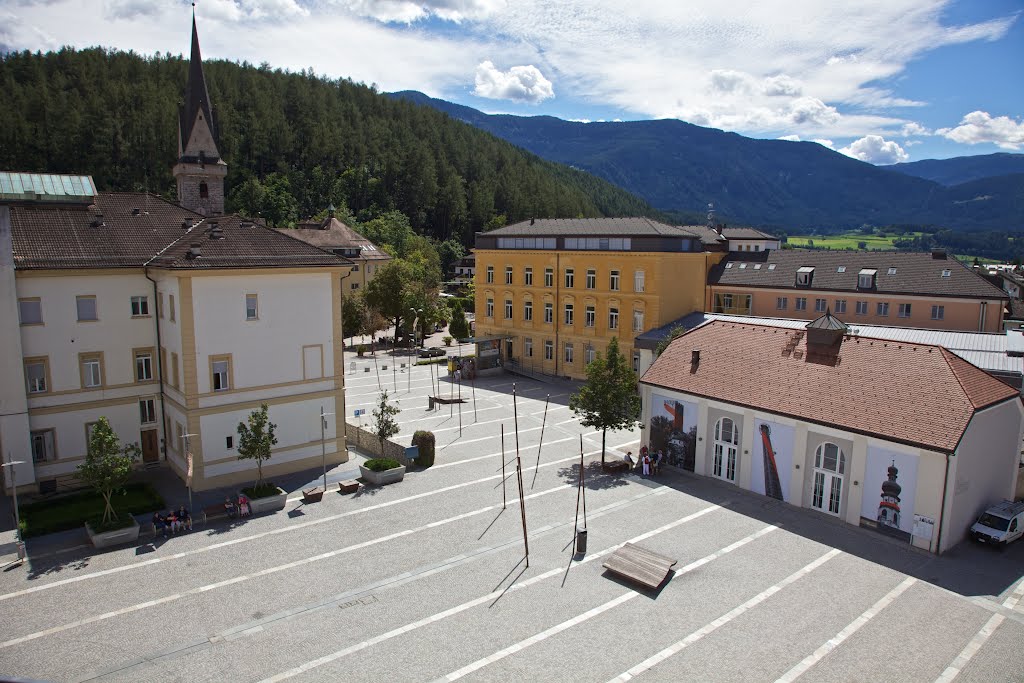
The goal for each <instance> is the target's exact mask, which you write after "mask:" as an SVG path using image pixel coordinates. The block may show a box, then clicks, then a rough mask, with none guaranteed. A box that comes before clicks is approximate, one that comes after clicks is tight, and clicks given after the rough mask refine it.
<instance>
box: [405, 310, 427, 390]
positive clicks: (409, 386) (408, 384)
mask: <svg viewBox="0 0 1024 683" xmlns="http://www.w3.org/2000/svg"><path fill="white" fill-rule="evenodd" d="M409 315H410V318H411V320H410V323H409V326H410V327H411V328H412V329H411V332H412V342H413V346H414V347H416V348H419V345H418V344H417V343H416V320H417V318H419V317H421V316H422V315H423V309H422V308H421V309H419V310H416V309H415V308H410V309H409ZM413 362H414V361H413V360H410V361H409V377H408V378H407V380H406V386H405V393H407V394H408V393H412V366H413Z"/></svg>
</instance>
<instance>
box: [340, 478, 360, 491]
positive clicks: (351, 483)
mask: <svg viewBox="0 0 1024 683" xmlns="http://www.w3.org/2000/svg"><path fill="white" fill-rule="evenodd" d="M359 486H360V484H359V482H358V481H356V480H355V479H346V480H344V481H339V482H338V491H339V492H340V493H355V492H356V491H358V490H359Z"/></svg>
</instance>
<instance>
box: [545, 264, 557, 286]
mask: <svg viewBox="0 0 1024 683" xmlns="http://www.w3.org/2000/svg"><path fill="white" fill-rule="evenodd" d="M544 286H545V287H554V286H555V269H554V268H545V269H544Z"/></svg>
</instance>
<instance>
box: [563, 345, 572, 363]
mask: <svg viewBox="0 0 1024 683" xmlns="http://www.w3.org/2000/svg"><path fill="white" fill-rule="evenodd" d="M572 359H573V347H572V343H570V342H566V344H565V362H566V363H571V362H572Z"/></svg>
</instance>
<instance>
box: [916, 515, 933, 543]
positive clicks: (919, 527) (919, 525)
mask: <svg viewBox="0 0 1024 683" xmlns="http://www.w3.org/2000/svg"><path fill="white" fill-rule="evenodd" d="M934 529H935V520H934V519H932V518H931V517H925V516H924V515H914V527H913V529H911V533H912V534H913V535H914V536H917V537H918V538H920V539H924V540H925V541H930V540H932V531H933V530H934Z"/></svg>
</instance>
